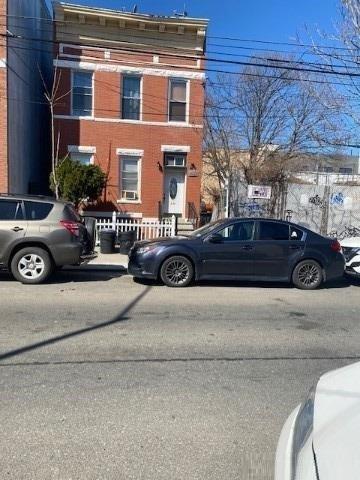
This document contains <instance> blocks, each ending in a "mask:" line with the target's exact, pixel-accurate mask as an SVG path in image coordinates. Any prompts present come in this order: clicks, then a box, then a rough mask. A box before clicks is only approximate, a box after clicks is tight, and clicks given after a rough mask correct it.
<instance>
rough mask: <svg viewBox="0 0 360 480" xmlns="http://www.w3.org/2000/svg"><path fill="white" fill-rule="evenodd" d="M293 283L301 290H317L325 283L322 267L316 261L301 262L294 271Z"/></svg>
mask: <svg viewBox="0 0 360 480" xmlns="http://www.w3.org/2000/svg"><path fill="white" fill-rule="evenodd" d="M292 281H293V284H294V285H295V287H297V288H300V289H301V290H315V289H316V288H318V287H319V286H320V285H321V283H322V281H323V272H322V268H321V265H319V263H318V262H316V261H315V260H303V261H302V262H299V263H298V264H297V265H296V267H295V269H294V271H293V274H292Z"/></svg>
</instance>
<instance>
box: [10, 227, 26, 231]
mask: <svg viewBox="0 0 360 480" xmlns="http://www.w3.org/2000/svg"><path fill="white" fill-rule="evenodd" d="M11 230H12V231H13V232H20V230H24V229H23V228H22V227H14V228H12V229H11Z"/></svg>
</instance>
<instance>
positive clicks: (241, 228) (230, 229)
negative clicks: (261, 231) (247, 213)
mask: <svg viewBox="0 0 360 480" xmlns="http://www.w3.org/2000/svg"><path fill="white" fill-rule="evenodd" d="M253 230H254V222H239V223H233V224H232V225H228V226H227V227H225V228H223V229H222V230H220V231H219V232H217V235H221V236H222V237H223V239H224V241H233V242H234V241H235V242H236V241H237V242H247V241H249V240H252V238H253Z"/></svg>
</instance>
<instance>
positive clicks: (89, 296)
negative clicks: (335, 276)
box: [0, 270, 360, 480]
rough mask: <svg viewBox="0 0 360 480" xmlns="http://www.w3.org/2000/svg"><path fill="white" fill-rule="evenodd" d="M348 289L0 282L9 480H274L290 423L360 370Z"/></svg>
mask: <svg viewBox="0 0 360 480" xmlns="http://www.w3.org/2000/svg"><path fill="white" fill-rule="evenodd" d="M359 287H360V284H359V283H357V282H349V281H347V280H340V281H338V282H336V283H333V284H329V285H328V286H326V287H324V288H322V289H320V290H317V291H309V292H306V291H300V290H297V289H295V288H293V287H291V286H288V285H280V286H279V285H273V284H244V283H215V282H211V283H201V284H199V285H196V286H192V287H190V288H186V289H169V288H166V287H163V286H161V285H157V284H155V283H149V284H141V283H138V282H134V281H133V279H132V278H131V277H130V276H128V275H125V274H123V273H122V272H116V271H108V272H106V271H74V270H72V271H70V270H69V271H66V270H65V271H61V272H58V273H57V274H56V275H55V277H53V279H52V280H51V282H49V283H48V284H45V285H39V286H24V285H21V284H19V283H17V282H14V281H13V280H12V279H11V278H10V276H9V275H8V274H7V273H4V272H3V273H0V305H1V306H0V308H1V313H0V318H1V337H0V350H1V354H2V356H1V362H0V367H1V369H0V372H1V374H0V391H1V397H0V398H1V400H0V407H1V408H0V421H1V425H2V437H1V440H0V449H1V456H0V468H1V471H2V472H4V473H3V476H4V478H11V479H12V478H13V479H19V478H21V479H26V478H29V479H32V478H37V479H52V478H54V479H119V478H124V479H139V478H141V479H149V480H150V479H155V478H156V479H157V480H158V479H160V480H162V479H166V480H168V479H169V478H171V479H184V478H187V479H210V480H213V479H214V480H215V479H220V478H221V479H223V478H224V479H225V478H226V479H228V480H232V479H241V480H247V479H268V478H272V476H273V460H274V454H275V448H276V442H277V439H278V435H279V433H280V430H281V427H282V424H283V422H284V420H285V419H286V417H287V416H288V414H289V413H290V411H291V410H292V409H293V408H294V407H295V406H296V404H297V403H299V402H300V401H301V400H302V398H303V397H304V395H305V394H306V392H307V390H308V389H309V388H310V387H311V385H312V384H313V383H314V381H316V379H317V377H318V376H319V375H320V374H321V373H322V372H324V371H327V370H329V369H333V368H336V367H339V366H342V365H345V364H348V363H351V362H354V361H357V360H358V359H360V347H359V345H360V326H359V323H360V322H359V314H358V312H359Z"/></svg>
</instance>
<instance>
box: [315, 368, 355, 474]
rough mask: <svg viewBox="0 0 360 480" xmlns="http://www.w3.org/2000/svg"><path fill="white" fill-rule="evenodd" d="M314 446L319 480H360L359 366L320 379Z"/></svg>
mask: <svg viewBox="0 0 360 480" xmlns="http://www.w3.org/2000/svg"><path fill="white" fill-rule="evenodd" d="M313 445H314V451H315V455H316V459H317V466H318V473H319V478H320V480H345V479H346V480H352V479H354V480H355V479H356V480H358V479H359V478H360V473H359V472H360V362H358V363H355V364H353V365H350V366H348V367H344V368H341V369H339V370H334V371H332V372H330V373H327V374H325V375H323V376H322V377H321V378H320V380H319V382H318V384H317V387H316V394H315V407H314V430H313Z"/></svg>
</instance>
